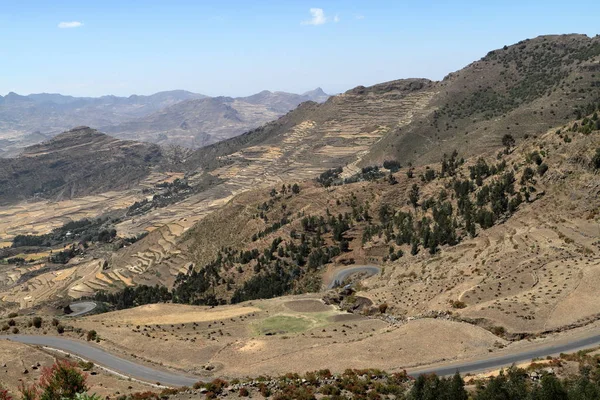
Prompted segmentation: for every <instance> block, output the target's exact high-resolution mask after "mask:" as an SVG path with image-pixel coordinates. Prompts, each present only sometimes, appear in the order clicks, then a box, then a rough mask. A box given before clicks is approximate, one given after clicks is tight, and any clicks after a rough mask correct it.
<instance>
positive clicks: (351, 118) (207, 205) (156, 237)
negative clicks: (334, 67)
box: [112, 80, 431, 283]
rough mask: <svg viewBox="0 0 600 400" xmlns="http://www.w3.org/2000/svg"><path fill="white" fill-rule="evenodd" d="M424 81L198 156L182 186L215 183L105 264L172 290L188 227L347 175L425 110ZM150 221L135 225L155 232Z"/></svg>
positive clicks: (373, 93) (182, 264)
mask: <svg viewBox="0 0 600 400" xmlns="http://www.w3.org/2000/svg"><path fill="white" fill-rule="evenodd" d="M429 85H430V82H429V81H427V80H400V81H394V82H387V83H384V84H381V85H376V86H373V87H371V88H362V89H359V90H356V91H350V92H348V93H346V94H343V95H339V96H335V97H332V98H330V99H329V100H328V101H327V102H325V103H324V104H317V103H314V102H305V103H302V104H301V105H300V106H299V107H298V108H297V109H296V110H294V111H291V112H289V113H288V114H287V115H285V116H283V117H281V118H280V119H278V120H277V121H274V122H271V123H268V124H266V125H264V126H263V127H261V128H258V129H256V130H254V131H251V132H249V133H246V134H243V135H240V136H238V137H235V138H233V139H229V140H225V141H223V142H219V143H216V144H214V145H211V146H207V147H205V148H202V149H199V150H197V151H196V152H194V153H193V154H191V155H190V156H188V157H187V158H186V161H185V163H184V164H183V168H185V169H186V170H187V171H189V173H188V175H189V176H190V179H192V180H193V179H195V177H196V176H200V177H202V176H204V175H205V174H211V175H213V176H214V177H218V178H219V179H221V180H222V182H221V183H220V184H219V185H216V186H215V187H211V188H210V189H208V190H206V191H205V192H203V193H200V194H199V195H197V196H194V197H190V198H189V199H186V200H184V201H182V202H180V203H177V204H174V205H172V206H171V207H169V209H168V210H169V211H171V212H172V214H173V216H172V217H171V222H168V221H165V222H167V223H166V225H165V226H164V227H162V228H160V229H157V230H155V231H153V232H152V233H151V234H150V235H148V237H147V238H145V239H144V240H142V241H140V242H137V243H135V244H134V245H132V246H130V247H129V248H127V249H126V250H125V251H123V252H120V253H119V254H116V255H115V256H114V257H113V262H112V265H113V267H114V268H115V270H117V271H119V273H122V274H125V275H127V276H131V277H132V279H133V280H134V281H136V282H143V283H152V282H154V281H156V279H155V277H154V275H153V272H152V271H155V270H156V269H159V270H160V271H162V272H161V273H160V274H161V278H160V279H159V280H161V281H164V282H169V283H172V282H173V280H174V278H175V276H176V275H177V273H179V272H181V271H185V268H186V265H187V264H188V263H189V260H187V259H186V257H185V253H186V252H185V251H181V249H178V248H177V246H176V238H177V237H178V236H180V235H181V234H182V233H183V232H185V231H186V230H187V229H188V228H190V227H191V226H192V225H193V224H194V223H195V222H196V221H199V220H201V219H203V218H205V217H206V216H207V215H210V214H211V213H212V212H214V211H215V210H218V209H219V208H220V207H222V205H223V204H225V203H226V202H227V201H228V200H230V199H231V198H232V197H233V196H234V195H237V194H239V193H242V192H245V191H249V190H254V189H257V188H264V187H269V186H272V185H275V186H278V187H280V186H281V184H282V183H283V182H286V183H293V182H299V181H301V180H305V179H312V178H314V177H315V176H316V175H318V174H319V173H321V172H323V171H325V170H326V169H328V168H333V167H337V166H339V165H344V164H348V168H347V170H348V171H352V170H356V169H357V168H356V167H355V164H356V163H357V162H358V160H360V157H361V155H362V154H363V153H365V152H366V151H368V149H369V147H370V146H371V145H372V144H373V143H375V142H376V141H377V140H379V139H380V138H381V137H382V136H383V135H384V134H385V133H386V132H387V131H389V130H391V129H392V128H394V127H395V126H397V125H398V124H403V123H406V121H409V120H410V118H411V117H412V116H413V115H414V114H417V113H419V112H420V110H421V108H422V107H425V106H426V104H427V101H428V99H429V97H430V96H431V93H430V92H429V88H430V86H429ZM155 218H156V216H154V214H148V215H143V216H139V217H136V223H138V224H139V223H144V221H147V223H148V224H153V225H155V221H153V219H155Z"/></svg>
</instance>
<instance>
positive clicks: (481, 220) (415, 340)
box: [0, 35, 600, 393]
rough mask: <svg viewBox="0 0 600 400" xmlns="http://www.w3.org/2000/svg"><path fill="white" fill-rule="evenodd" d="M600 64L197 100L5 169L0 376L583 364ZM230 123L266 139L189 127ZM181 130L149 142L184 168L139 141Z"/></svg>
mask: <svg viewBox="0 0 600 400" xmlns="http://www.w3.org/2000/svg"><path fill="white" fill-rule="evenodd" d="M540 60H541V61H540ZM540 62H544V63H545V65H546V67H543V68H542V67H541V66H540ZM599 63H600V42H599V37H597V36H596V37H593V38H589V37H587V36H583V35H561V36H543V37H538V38H535V39H531V40H526V41H523V42H519V43H517V44H515V45H512V46H505V48H503V49H498V50H493V51H491V52H490V53H489V54H488V55H486V56H485V57H483V58H482V59H481V60H479V61H476V62H474V63H472V64H470V65H468V66H467V67H465V68H464V69H462V70H460V71H457V72H455V73H452V74H450V75H448V76H447V77H446V78H445V79H444V80H442V81H439V82H436V81H431V80H428V79H401V80H395V81H390V82H384V83H381V84H377V85H374V86H370V87H362V86H359V87H356V88H354V89H351V90H348V91H346V92H345V93H342V94H339V95H336V96H331V97H328V96H327V95H325V94H324V93H322V91H315V92H314V93H312V95H314V96H317V97H318V100H319V102H316V101H311V100H308V101H305V100H306V99H305V98H304V97H306V96H300V97H303V98H302V101H299V99H298V97H293V98H292V99H288V96H287V94H281V93H279V92H276V93H271V92H267V93H262V92H261V93H259V95H260V96H259V95H256V96H250V97H248V98H244V99H243V100H240V99H230V98H227V99H221V98H204V97H202V98H191V99H186V100H182V101H181V102H178V103H176V104H171V105H169V106H168V107H167V108H166V109H165V110H166V111H164V110H163V111H155V113H150V114H148V115H144V116H138V117H136V118H137V119H136V120H135V124H132V123H130V122H123V123H122V124H120V125H118V128H110V129H107V130H106V134H105V133H101V132H99V131H96V130H94V129H91V128H88V127H78V128H74V129H70V130H68V131H66V132H64V133H61V134H59V135H57V136H55V137H53V138H52V139H50V140H48V141H44V142H43V143H40V144H35V145H33V146H29V147H26V148H24V149H23V150H22V152H21V154H20V156H19V157H16V158H7V159H0V242H1V243H2V245H1V246H0V247H1V249H0V250H1V251H2V253H0V299H1V300H2V305H1V306H0V325H2V326H3V327H2V335H0V339H3V338H8V339H14V340H15V342H20V344H18V345H17V344H16V343H15V352H14V353H11V351H10V350H6V349H7V348H8V346H7V345H6V343H8V342H4V341H3V340H0V351H2V352H3V353H0V354H8V355H9V356H7V357H13V358H14V357H16V358H21V359H22V358H23V357H25V355H23V351H24V349H27V348H30V347H26V346H24V344H23V343H25V344H26V343H29V344H32V345H41V346H42V347H35V346H34V347H31V348H33V349H35V351H36V352H39V353H36V354H38V355H36V357H39V358H40V359H41V358H47V357H51V355H52V354H54V353H52V351H51V350H48V349H45V348H44V347H43V346H49V347H56V348H57V349H59V350H63V351H67V352H71V351H72V352H73V353H74V354H79V355H80V356H82V357H84V358H91V361H93V362H97V363H98V364H100V365H104V366H105V367H108V368H114V369H115V370H117V371H118V372H120V373H123V374H125V375H126V376H131V377H133V378H137V379H141V380H143V381H145V382H146V383H151V384H156V383H157V382H159V383H161V384H165V385H167V386H183V385H187V386H193V385H194V383H195V382H197V381H204V382H209V381H212V380H214V379H227V380H240V379H244V378H246V377H250V378H252V379H254V378H258V377H260V376H265V377H274V376H278V375H282V371H285V372H284V373H290V374H294V373H296V374H302V375H305V374H308V373H310V371H318V370H329V371H331V372H332V373H334V374H344V373H345V372H344V371H346V370H348V369H356V370H362V369H367V368H372V369H378V370H385V371H388V372H389V373H399V374H401V373H403V371H405V370H408V371H409V373H411V374H416V375H418V374H421V373H430V372H435V373H438V374H441V375H449V374H451V373H453V372H454V370H456V369H460V370H461V372H468V373H480V372H482V371H487V370H493V369H497V368H499V367H502V366H506V365H509V364H511V363H515V362H523V361H529V360H531V359H532V358H536V357H545V356H557V353H560V352H575V351H577V350H580V348H582V347H585V348H591V347H595V346H597V345H599V344H600V339H598V324H599V323H600V321H599V317H600V299H599V298H598V296H597V294H596V292H597V290H596V287H597V283H598V282H599V281H600V118H599V117H598V114H599V113H600V100H599V99H600V92H599V88H600V85H597V83H596V82H597V76H598V75H597V73H598V72H597V71H599V69H598V65H600V64H599ZM540 68H541V69H540ZM540 71H542V72H540ZM296 96H298V95H296ZM307 96H308V95H307ZM281 97H284V98H285V99H287V100H286V101H289V103H286V101H283V100H282V99H281ZM169 101H170V100H169ZM242 102H243V103H246V104H242ZM282 102H283V103H284V105H281V103H282ZM224 104H226V105H227V106H226V107H225V108H227V110H225V111H224V112H225V113H226V114H227V113H233V112H234V111H232V110H231V109H229V108H228V107H231V108H232V109H235V112H237V113H239V115H238V117H239V119H240V120H244V118H246V117H247V116H248V115H254V116H256V115H255V114H260V117H261V118H264V119H265V120H264V121H262V119H260V118H257V119H253V117H252V118H250V119H249V120H251V122H248V121H238V122H240V124H239V125H236V126H235V127H233V126H230V125H228V127H227V129H225V130H222V131H221V130H219V128H218V127H217V125H210V123H209V122H210V121H209V122H206V118H204V117H203V115H204V114H203V113H204V112H206V113H210V114H211V115H213V114H214V115H218V114H219V113H221V111H223V107H224V106H223V105H224ZM247 104H254V105H256V104H261V107H266V108H264V109H261V110H260V111H256V109H255V108H252V109H248V108H245V107H247ZM264 104H268V105H267V106H265V105H264ZM274 104H279V107H278V108H276V107H275V105H274ZM286 104H287V105H286ZM296 106H297V107H296ZM213 107H215V108H213ZM236 107H238V108H236ZM248 107H249V106H248ZM269 107H270V108H269ZM294 107H295V108H294ZM182 109H183V111H181V110H182ZM216 109H218V110H217V111H215V110H216ZM178 110H179V111H178ZM219 110H220V111H219ZM180 112H182V113H183V112H184V113H190V114H193V115H195V116H196V118H197V119H196V120H195V121H194V122H193V123H192V122H191V120H190V125H189V126H188V127H181V126H179V127H177V126H176V125H177V123H178V121H179V119H177V118H179V117H177V118H176V119H173V120H172V121H169V122H168V123H167V124H166V125H164V126H163V127H162V128H161V129H164V130H169V131H170V132H173V135H172V136H170V137H169V138H170V139H172V140H173V142H169V143H168V144H177V145H181V146H183V147H181V148H180V147H177V146H171V147H169V146H164V144H167V142H163V141H161V140H162V139H156V140H154V139H153V140H149V141H152V142H157V143H159V144H150V143H142V142H139V141H137V140H140V135H150V134H154V133H149V132H151V131H153V129H154V128H153V126H154V125H155V124H158V123H157V120H156V119H155V118H159V117H160V116H161V115H163V114H161V113H174V114H175V115H180V114H178V113H180ZM245 113H247V114H245ZM228 115H229V114H228ZM259 119H260V121H259ZM175 120H176V121H175ZM173 121H175V122H173ZM267 121H270V122H267ZM176 122H177V123H176ZM205 122H206V124H207V125H203V124H205ZM221 122H222V121H221ZM221 122H219V123H218V124H221ZM247 122H248V123H247ZM194 124H195V125H194ZM192 125H194V126H196V127H197V129H198V130H202V129H206V130H207V131H210V132H211V137H210V138H204V139H198V136H197V135H196V136H194V137H193V138H191V136H189V135H188V133H189V132H187V131H188V130H189V129H192V128H191V126H192ZM256 126H258V127H256ZM242 131H243V132H245V133H241V132H242ZM111 134H114V135H116V136H117V137H119V138H121V139H117V138H114V137H112V136H110V135H111ZM192 136H193V135H192ZM123 138H125V139H127V140H123ZM186 146H187V147H189V148H184V147H186ZM74 300H82V301H90V302H91V301H93V302H95V304H97V306H96V307H95V308H94V309H93V310H91V312H90V313H86V314H84V315H76V316H73V317H69V316H68V313H67V314H66V313H65V312H66V311H69V310H68V309H67V305H68V304H70V303H71V302H72V301H74ZM74 311H77V310H74ZM36 317H39V318H42V319H43V322H40V325H41V327H40V326H36V325H35V324H34V322H33V320H34V319H35V318H36ZM11 321H12V322H11ZM4 327H6V329H5V328H4ZM59 327H60V328H59ZM15 330H16V331H15ZM39 338H42V339H43V340H42V339H39ZM10 343H11V345H12V342H10ZM17 353H18V355H15V354H17ZM115 357H117V358H115ZM16 358H15V360H16ZM11 360H12V358H11ZM115 360H116V361H115ZM15 362H16V361H15ZM22 362H23V361H22ZM27 362H28V363H29V362H30V361H27ZM109 364H110V365H109ZM119 366H120V367H119ZM15 377H16V375H15V376H12V377H11V379H12V380H11V382H13V381H14V379H15ZM27 379H28V380H29V381H30V380H31V379H33V375H32V376H29V377H27ZM97 379H100V381H101V382H102V383H103V384H106V385H114V387H115V388H117V387H118V388H120V389H119V391H120V392H121V393H133V392H134V391H137V390H138V389H139V388H140V387H146V386H144V383H140V382H131V385H128V386H130V388H127V389H125V388H123V384H124V383H123V382H124V381H123V379H124V378H123V377H121V378H118V377H115V376H114V375H111V374H109V373H106V374H105V373H104V372H101V373H100V375H99V377H97V376H94V380H97ZM125 379H126V378H125ZM265 379H266V378H265ZM100 381H98V382H100ZM94 382H96V381H94ZM11 384H12V383H11ZM96 384H97V383H95V385H96ZM15 387H16V386H15ZM95 387H96V386H95ZM11 388H12V386H11ZM139 390H141V389H139ZM99 392H101V393H105V392H103V391H99ZM107 393H108V392H107ZM110 393H114V392H110Z"/></svg>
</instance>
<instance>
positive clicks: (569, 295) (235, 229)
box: [153, 110, 600, 338]
mask: <svg viewBox="0 0 600 400" xmlns="http://www.w3.org/2000/svg"><path fill="white" fill-rule="evenodd" d="M598 113H600V110H596V111H595V112H594V114H593V115H590V116H588V117H586V118H584V119H582V120H578V121H575V122H569V123H568V124H567V125H564V126H559V127H557V128H554V129H551V130H549V131H547V132H545V133H543V134H542V135H539V136H538V137H537V138H529V139H527V140H523V141H522V142H521V143H519V144H518V146H517V147H516V148H515V149H512V150H511V151H509V152H508V153H502V154H501V155H500V156H498V155H497V154H495V152H494V151H493V150H492V151H489V152H487V153H484V154H483V155H482V157H474V158H471V159H466V160H464V161H463V160H461V158H460V157H450V158H446V159H445V160H444V162H443V163H442V164H441V165H440V164H438V163H436V164H432V165H428V166H425V167H419V168H416V169H409V168H405V169H402V170H400V171H399V172H396V173H392V176H393V177H394V179H391V178H390V171H387V170H385V169H380V172H381V173H380V174H375V173H369V172H368V171H367V172H364V171H363V172H361V174H359V176H358V177H357V178H358V179H359V181H358V182H354V181H355V179H350V180H348V181H347V182H354V183H346V184H342V185H339V186H330V187H321V186H320V185H318V184H315V183H314V182H301V183H300V190H299V191H298V192H293V191H291V192H290V191H289V189H287V190H283V189H282V188H281V186H273V188H272V189H265V190H261V191H253V192H247V193H244V194H242V195H240V196H238V197H236V198H234V199H233V200H232V201H231V202H229V203H228V204H227V206H226V207H223V208H222V209H221V210H218V211H216V212H214V213H212V214H211V215H209V216H207V217H206V218H205V219H203V220H202V221H200V222H199V223H198V224H197V225H196V226H195V227H194V228H193V229H192V230H190V231H189V232H188V233H187V234H186V235H185V236H184V238H185V241H184V243H183V244H182V245H181V247H180V251H181V252H182V253H183V254H184V255H185V254H186V250H185V249H186V247H187V254H188V257H189V260H190V261H194V262H195V264H196V266H197V268H198V269H200V270H202V271H204V276H203V277H202V276H201V275H190V278H189V281H190V282H193V283H194V285H193V286H190V285H185V284H183V285H180V286H179V291H176V292H174V293H175V294H176V295H179V296H183V297H181V298H183V299H188V297H186V296H190V297H189V298H190V299H193V301H201V302H202V301H206V302H210V301H214V299H211V298H210V297H204V296H207V294H215V293H216V295H217V297H221V298H224V299H227V300H229V299H232V301H239V300H247V299H252V298H255V297H253V296H257V297H260V296H267V297H269V296H271V295H281V294H282V293H293V292H295V291H303V290H315V285H316V282H318V280H317V279H316V277H315V274H322V273H324V272H325V271H326V270H327V267H332V266H335V265H341V264H346V263H357V264H371V263H376V264H382V267H383V270H384V273H383V274H382V275H380V276H377V277H374V278H371V279H369V280H368V281H367V282H368V285H367V289H366V290H365V292H363V293H361V295H362V296H366V297H368V298H369V299H371V300H372V302H373V303H374V304H383V303H385V304H387V305H388V306H389V308H388V311H387V313H389V314H392V315H395V316H396V317H398V318H406V317H423V316H433V315H450V314H453V315H454V317H453V318H456V319H457V320H461V321H463V320H464V321H468V322H471V323H476V324H479V325H482V326H484V327H487V328H489V329H492V330H493V331H494V332H497V333H498V334H506V335H507V337H509V338H515V337H520V336H522V335H526V334H538V333H543V332H554V331H559V330H565V329H570V328H573V327H575V326H581V325H585V324H588V323H590V322H593V321H596V320H597V319H598V316H599V315H600V302H599V301H598V299H597V296H596V295H595V287H596V285H597V282H598V280H599V279H600V241H599V237H600V231H599V229H598V226H599V223H600V215H599V213H598V211H599V210H600V175H599V173H600V119H599V117H598ZM588 127H589V128H588ZM409 171H411V172H412V173H411V174H409ZM411 176H412V177H411ZM414 187H417V188H418V191H417V193H418V195H417V196H416V198H415V201H414V204H415V205H414V206H413V205H412V204H411V203H412V202H413V197H412V195H411V193H413V192H414ZM153 269H155V270H158V271H160V266H159V265H156V266H154V267H153ZM215 271H216V272H215ZM209 280H212V282H217V283H215V284H212V285H211V284H209V285H208V287H209V288H211V289H210V290H206V292H204V293H202V292H194V290H195V289H193V288H198V287H202V286H201V284H200V283H199V282H204V284H206V282H207V281H209ZM176 286H177V285H176ZM317 289H318V284H317ZM182 290H183V291H184V293H182V292H181V291H182ZM185 291H191V293H192V295H190V294H189V293H187V294H186V292H185ZM185 301H186V300H184V302H185Z"/></svg>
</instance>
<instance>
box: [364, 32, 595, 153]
mask: <svg viewBox="0 0 600 400" xmlns="http://www.w3.org/2000/svg"><path fill="white" fill-rule="evenodd" d="M435 87H436V92H437V93H436V95H435V96H434V97H433V98H432V100H431V104H430V107H429V108H428V109H427V112H426V113H424V114H423V115H422V117H421V118H415V119H414V120H413V121H412V123H411V124H409V125H408V126H406V127H402V128H401V129H397V130H395V131H394V132H392V133H391V134H390V135H387V136H386V138H384V139H383V140H382V141H381V142H379V143H378V144H377V145H376V146H374V148H373V149H372V151H371V153H370V155H369V157H367V158H366V159H367V162H371V161H373V162H374V161H379V162H381V161H382V160H384V159H386V158H393V159H397V160H399V161H401V162H403V163H407V162H413V163H415V164H423V163H428V162H434V161H437V160H439V157H440V154H443V153H448V154H449V153H450V152H451V151H452V150H453V149H465V153H466V154H465V155H474V154H478V153H479V152H481V151H485V150H486V149H489V148H496V149H498V148H500V147H501V146H502V144H501V138H502V136H503V135H504V134H507V133H508V134H511V135H512V136H513V137H515V138H523V137H526V136H527V135H529V136H533V135H536V134H540V133H543V132H545V131H546V130H547V129H548V128H549V127H552V126H556V125H559V124H561V123H564V122H565V121H568V120H571V119H573V118H576V116H577V115H576V111H577V110H584V111H585V109H586V107H588V106H590V104H592V103H593V104H598V103H599V102H600V36H596V37H593V38H590V37H588V36H585V35H555V36H540V37H537V38H535V39H530V40H529V39H528V40H524V41H522V42H519V43H517V44H515V45H512V46H505V47H504V48H502V49H498V50H494V51H490V52H489V53H488V54H487V55H486V56H485V57H483V58H482V59H481V60H479V61H476V62H474V63H472V64H470V65H468V66H467V67H465V68H463V69H461V70H460V71H457V72H455V73H452V74H449V75H448V76H447V77H446V78H444V80H443V81H441V82H439V83H436V85H435Z"/></svg>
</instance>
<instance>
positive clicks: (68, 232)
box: [12, 217, 118, 247]
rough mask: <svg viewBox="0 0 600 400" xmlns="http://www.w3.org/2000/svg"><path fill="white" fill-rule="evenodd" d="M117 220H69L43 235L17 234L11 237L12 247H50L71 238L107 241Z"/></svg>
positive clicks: (86, 240)
mask: <svg viewBox="0 0 600 400" xmlns="http://www.w3.org/2000/svg"><path fill="white" fill-rule="evenodd" d="M117 222H118V220H113V219H110V218H108V217H104V218H96V219H88V218H84V219H80V220H78V221H71V222H67V223H66V224H64V225H63V226H61V227H59V228H55V229H53V230H52V232H50V233H48V234H45V235H17V236H15V237H14V239H13V243H12V247H21V246H35V247H51V246H56V245H58V244H61V243H64V242H66V241H73V240H79V241H80V242H104V243H108V242H110V241H111V240H112V239H113V238H114V237H115V236H116V234H117V231H116V230H115V229H114V228H113V225H114V224H115V223H117Z"/></svg>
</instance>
